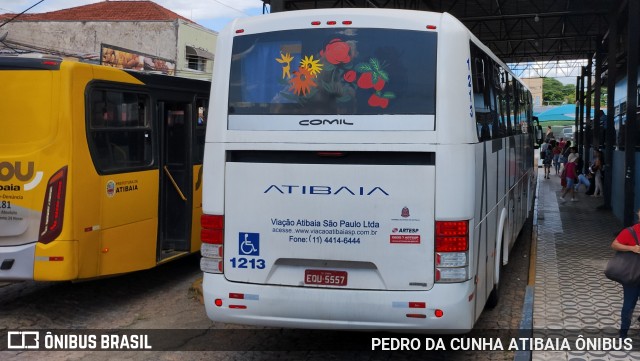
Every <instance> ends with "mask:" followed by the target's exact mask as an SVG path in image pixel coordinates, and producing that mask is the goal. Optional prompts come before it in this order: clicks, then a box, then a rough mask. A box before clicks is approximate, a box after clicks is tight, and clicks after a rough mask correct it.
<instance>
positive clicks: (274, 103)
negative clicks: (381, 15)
mask: <svg viewBox="0 0 640 361" xmlns="http://www.w3.org/2000/svg"><path fill="white" fill-rule="evenodd" d="M436 41H437V34H436V33H433V32H423V31H409V30H390V29H369V28H360V29H358V28H353V29H352V28H349V29H345V28H335V29H308V30H285V31H277V32H270V33H260V34H252V35H243V36H236V37H235V38H234V43H233V57H232V61H231V73H230V85H229V115H234V114H236V115H295V114H305V115H327V114H342V115H378V114H394V115H413V114H435V82H436Z"/></svg>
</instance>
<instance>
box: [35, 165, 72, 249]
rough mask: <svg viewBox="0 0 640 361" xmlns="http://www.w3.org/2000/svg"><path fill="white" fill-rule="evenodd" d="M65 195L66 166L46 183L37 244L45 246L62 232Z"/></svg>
mask: <svg viewBox="0 0 640 361" xmlns="http://www.w3.org/2000/svg"><path fill="white" fill-rule="evenodd" d="M66 193H67V166H64V167H62V168H60V170H58V171H57V172H56V173H54V174H53V175H52V176H51V178H49V182H48V183H47V191H46V193H45V195H44V204H43V205H42V217H41V218H40V231H39V233H38V234H39V237H38V242H40V243H43V244H47V243H50V242H51V241H53V240H54V239H56V237H58V236H59V235H60V232H62V225H63V220H64V201H65V198H66Z"/></svg>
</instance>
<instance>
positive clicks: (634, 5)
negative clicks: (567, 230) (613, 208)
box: [624, 1, 640, 226]
mask: <svg viewBox="0 0 640 361" xmlns="http://www.w3.org/2000/svg"><path fill="white" fill-rule="evenodd" d="M628 6H629V9H628V11H627V14H628V21H629V22H628V27H627V39H628V40H627V59H628V61H627V79H628V84H627V123H626V126H625V127H624V128H625V134H624V136H625V142H624V143H625V146H624V163H625V164H624V168H625V171H624V193H625V197H624V225H625V226H631V225H632V224H634V223H635V220H636V209H635V199H636V191H635V185H636V182H635V177H636V138H637V137H636V134H637V132H638V129H637V126H636V125H637V121H636V118H637V117H638V114H637V109H638V43H639V41H640V36H639V34H638V33H639V32H640V19H638V16H640V2H638V1H629V2H628Z"/></svg>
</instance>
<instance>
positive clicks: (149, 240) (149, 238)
mask: <svg viewBox="0 0 640 361" xmlns="http://www.w3.org/2000/svg"><path fill="white" fill-rule="evenodd" d="M101 183H102V201H101V210H102V217H101V224H100V228H101V229H102V232H101V237H100V272H99V274H100V275H108V274H115V273H123V272H129V271H134V270H140V269H147V268H151V267H153V266H155V265H156V245H157V226H158V212H157V209H158V191H159V190H158V171H157V170H152V171H143V172H133V173H123V174H112V175H106V176H103V177H102V182H101Z"/></svg>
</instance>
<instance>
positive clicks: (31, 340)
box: [7, 331, 40, 350]
mask: <svg viewBox="0 0 640 361" xmlns="http://www.w3.org/2000/svg"><path fill="white" fill-rule="evenodd" d="M38 348H40V332H39V331H9V332H8V333H7V349H9V350H25V349H38Z"/></svg>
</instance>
